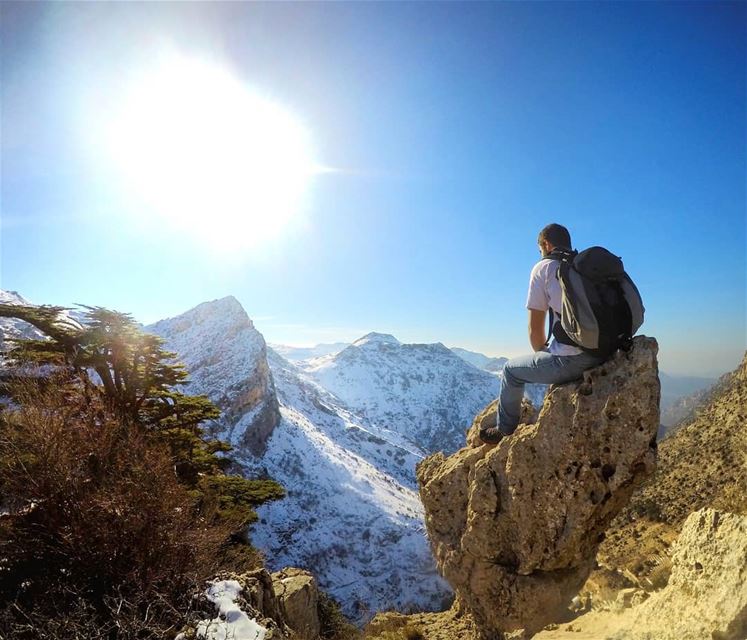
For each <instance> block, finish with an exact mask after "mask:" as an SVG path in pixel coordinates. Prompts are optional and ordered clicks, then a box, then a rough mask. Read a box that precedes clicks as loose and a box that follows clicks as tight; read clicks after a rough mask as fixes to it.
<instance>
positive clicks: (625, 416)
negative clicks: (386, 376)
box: [417, 336, 659, 637]
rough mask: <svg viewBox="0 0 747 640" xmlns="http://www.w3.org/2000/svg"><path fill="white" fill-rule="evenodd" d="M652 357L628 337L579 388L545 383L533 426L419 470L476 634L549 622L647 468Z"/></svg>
mask: <svg viewBox="0 0 747 640" xmlns="http://www.w3.org/2000/svg"><path fill="white" fill-rule="evenodd" d="M657 350H658V346H657V343H656V341H655V340H654V339H652V338H646V337H642V336H641V337H637V338H636V339H635V340H634V344H633V348H632V349H631V351H629V352H628V353H623V352H620V353H618V354H616V356H615V357H614V358H612V359H611V360H610V361H608V362H606V363H604V364H603V365H600V366H599V367H596V368H595V369H592V370H590V371H587V372H586V373H585V374H584V377H583V380H581V381H579V382H578V383H571V384H566V385H558V386H553V387H552V388H551V389H550V391H549V393H548V395H547V398H546V400H545V403H544V405H543V407H542V410H541V412H540V414H539V416H538V417H537V420H536V422H535V423H534V424H522V425H520V426H519V428H518V429H517V430H516V432H515V433H514V434H513V435H512V436H511V437H509V438H505V439H504V440H503V441H501V443H500V444H499V445H498V446H488V445H479V446H472V447H469V446H468V447H466V448H463V449H461V450H459V451H458V452H457V453H455V454H454V455H452V456H450V457H448V458H447V457H445V456H444V455H443V454H440V453H438V454H435V455H433V456H430V457H429V458H427V459H425V460H424V461H423V462H422V463H421V464H420V465H418V470H417V473H418V482H419V484H420V494H421V498H422V500H423V504H424V507H425V511H426V527H427V530H428V534H429V537H430V541H431V545H432V548H433V552H434V555H435V557H436V561H437V563H438V566H439V569H440V571H441V572H442V574H443V575H444V577H445V578H446V579H447V580H448V581H449V583H450V584H451V585H452V587H453V588H454V590H455V591H456V594H457V599H458V601H459V603H460V604H461V605H462V606H464V607H466V608H467V610H468V611H469V612H470V613H471V614H472V616H474V619H475V621H476V622H477V624H478V626H479V627H480V629H481V632H482V634H483V636H485V637H501V635H502V634H503V633H504V632H514V631H519V630H524V633H526V634H528V635H531V634H532V633H534V632H536V631H538V630H539V629H541V628H542V627H543V626H545V625H546V624H548V623H550V622H552V621H553V620H556V619H558V617H560V616H561V615H562V614H563V613H564V612H565V611H566V610H567V607H568V604H569V603H570V600H571V599H572V597H573V596H575V595H576V593H578V590H579V588H580V587H581V586H582V585H583V583H584V581H585V580H586V578H587V577H588V575H589V573H590V571H591V569H592V566H593V563H594V557H595V554H596V550H597V547H598V546H599V543H600V542H601V540H602V539H603V537H604V531H605V529H606V527H607V525H608V524H609V522H610V520H611V519H612V518H613V517H614V516H615V515H616V514H617V513H618V512H619V511H620V509H621V508H622V507H623V506H624V505H625V504H627V502H628V500H629V499H630V495H631V493H632V491H633V489H634V487H635V486H636V485H637V484H638V483H639V482H640V481H642V479H643V478H645V477H646V476H648V475H649V474H651V473H652V472H653V470H654V468H655V462H656V431H657V428H658V426H659V379H658V367H657V361H656V354H657ZM484 419H485V416H484V415H482V416H478V419H477V420H476V421H475V424H474V425H473V427H472V429H473V431H474V430H476V429H477V428H478V424H479V421H481V420H484ZM470 441H472V442H475V440H474V433H473V434H472V435H471V436H470ZM475 444H477V443H475Z"/></svg>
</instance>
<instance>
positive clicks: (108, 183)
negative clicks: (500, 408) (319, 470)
mask: <svg viewBox="0 0 747 640" xmlns="http://www.w3.org/2000/svg"><path fill="white" fill-rule="evenodd" d="M0 11H1V12H2V13H1V18H2V33H1V36H2V71H1V77H0V80H1V84H2V103H1V105H2V112H1V120H0V124H1V125H2V157H1V160H2V190H1V193H0V195H1V197H2V200H1V201H0V205H1V212H2V272H1V274H0V275H1V279H0V286H1V287H2V288H3V289H6V290H7V289H9V290H17V291H18V292H19V293H21V294H22V295H24V296H25V297H26V298H28V299H30V300H31V301H33V302H35V303H49V304H62V305H71V304H73V303H78V302H80V303H86V304H93V305H102V306H107V307H110V308H115V309H118V310H121V311H128V312H131V313H133V314H134V315H135V317H136V318H137V319H138V320H140V321H142V322H145V323H148V322H152V321H155V320H157V319H160V318H163V317H168V316H173V315H177V314H179V313H181V312H183V311H185V310H187V309H188V308H191V307H192V306H194V305H196V304H199V303H200V302H203V301H206V300H211V299H215V298H219V297H223V296H225V295H229V294H232V295H234V296H236V298H238V299H239V301H240V302H241V303H242V304H243V306H244V308H245V309H246V311H247V312H248V313H249V315H250V316H251V317H252V318H253V320H254V322H255V325H256V326H257V328H258V329H259V330H260V331H262V333H263V334H264V336H265V338H266V339H267V340H268V341H270V342H281V343H286V344H296V345H309V344H314V343H317V342H325V341H326V342H330V341H338V340H353V339H355V338H357V337H359V336H360V335H362V334H364V333H367V332H368V331H372V330H374V331H381V332H387V333H393V334H394V335H396V336H397V337H398V338H399V339H400V340H402V341H403V342H436V341H440V342H443V343H445V344H447V345H448V346H461V347H465V348H468V349H473V350H476V351H481V352H483V353H486V354H488V355H506V356H511V355H518V354H520V353H522V352H527V351H528V350H529V344H528V340H527V337H526V311H525V309H524V304H525V298H526V286H527V281H528V274H529V270H530V269H531V267H532V265H533V264H534V262H535V261H536V260H537V259H538V251H537V247H536V238H537V233H538V231H539V229H540V228H541V227H542V226H544V225H545V224H547V223H549V222H560V223H562V224H565V225H566V226H567V227H568V228H569V229H570V230H571V233H572V236H573V239H574V244H575V246H576V247H577V248H584V247H587V246H590V245H595V244H599V245H603V246H606V247H607V248H609V249H610V250H612V251H613V252H615V253H616V254H617V255H620V256H622V258H623V260H624V263H625V266H626V269H627V271H628V272H629V273H630V274H631V276H632V277H633V279H634V280H635V282H636V283H637V284H638V286H639V289H640V291H641V293H642V295H643V299H644V303H645V305H646V321H645V324H644V326H643V328H642V330H641V332H642V333H646V334H648V335H653V336H656V337H657V339H658V340H659V343H660V347H661V352H660V364H661V367H662V369H664V370H665V371H667V372H669V373H681V374H692V375H715V374H719V373H722V372H724V371H727V370H730V369H732V368H733V367H734V366H735V365H736V364H737V363H738V362H739V361H740V360H741V358H742V356H743V354H744V351H745V340H746V338H745V297H746V296H747V291H746V289H747V286H746V283H745V277H746V276H745V272H746V269H745V254H746V252H747V239H746V236H745V225H746V216H747V213H746V194H745V190H746V189H747V170H746V160H745V146H746V144H747V134H746V122H747V120H746V113H745V103H746V95H747V90H746V81H747V69H746V64H747V63H746V60H747V51H746V44H745V43H746V36H745V33H746V24H747V17H746V11H747V4H745V3H743V2H732V3H719V2H704V3H700V2H669V3H665V2H620V3H616V2H604V3H594V2H583V3H573V2H552V3H544V2H527V3H520V2H505V3H501V2H495V3H490V2H481V3H465V2H460V3H449V2H439V3H426V2H417V3H406V2H401V3H396V2H392V3H374V2H372V3H354V2H348V3H314V2H303V3H301V2H298V3H261V4H260V3H217V2H216V3H211V2H194V3H155V2H153V3H136V2H124V3H103V2H99V3H72V2H71V3H52V2H49V3H25V2H24V3H13V2H3V3H2V5H0ZM164 51H168V52H169V53H170V55H179V56H182V57H185V58H188V59H190V60H192V61H195V60H198V61H199V60H206V61H209V63H210V65H213V67H219V68H221V69H223V70H224V72H225V73H226V74H227V75H230V77H231V78H233V79H234V81H235V82H236V83H237V84H238V85H240V86H241V87H245V88H246V89H247V90H250V91H251V92H253V93H255V94H257V95H260V96H264V97H265V98H266V99H268V100H270V101H271V102H272V103H273V104H276V105H279V106H280V107H281V108H282V109H284V110H285V112H286V113H290V114H293V117H294V118H296V121H297V122H300V123H302V125H303V127H304V130H305V131H307V133H308V136H309V139H310V148H311V149H312V151H313V159H314V163H315V165H314V166H315V167H316V168H317V169H318V170H315V172H314V173H313V175H311V177H310V179H309V181H308V183H307V184H306V186H305V187H304V191H303V197H302V198H301V199H300V200H299V201H298V206H297V211H294V212H293V215H292V216H291V217H290V219H289V220H287V221H285V222H283V223H282V228H281V230H280V231H279V232H277V233H274V234H272V235H267V237H264V236H263V235H262V233H260V231H261V230H263V229H264V225H265V224H266V222H267V220H270V219H272V220H274V219H276V218H278V219H279V217H280V216H279V214H277V213H276V210H275V209H276V207H275V203H274V202H272V198H273V197H274V196H272V195H270V196H269V197H268V198H269V199H266V200H262V201H261V202H265V204H266V205H267V206H265V205H263V206H261V207H259V206H257V205H256V202H258V201H257V200H251V199H250V200H248V201H247V202H252V203H254V204H253V205H252V206H253V207H254V209H255V210H252V211H247V212H246V215H245V216H244V214H242V213H241V212H239V213H237V214H236V215H237V216H239V217H237V218H236V219H233V218H231V217H228V218H227V219H226V218H224V219H222V220H223V221H222V222H221V223H220V224H221V225H222V226H219V224H218V222H215V223H214V221H217V220H219V219H221V218H220V216H221V215H223V213H222V211H223V208H224V207H225V206H229V207H230V206H231V205H225V201H226V198H221V195H220V194H219V193H217V192H218V191H220V189H211V185H212V184H213V183H211V182H210V180H208V179H205V180H202V179H200V178H197V179H195V175H194V173H192V174H189V175H188V177H186V178H184V179H182V178H180V174H179V173H178V172H174V171H171V173H169V175H168V176H166V177H163V179H162V180H161V178H160V177H159V176H160V173H159V167H160V166H161V165H162V164H168V165H173V166H177V167H181V166H182V165H181V164H180V163H179V162H177V160H176V159H175V160H172V161H170V160H169V156H168V155H163V154H161V155H159V153H156V152H154V153H152V154H151V153H150V152H149V150H148V149H147V148H145V149H141V151H142V153H141V156H138V155H137V153H134V155H132V154H131V155H130V156H128V157H129V161H130V163H131V165H130V166H129V169H131V170H132V171H136V170H138V169H140V170H142V169H143V167H146V168H147V174H148V176H150V177H151V178H152V179H153V180H161V182H160V183H159V184H165V185H167V186H168V189H167V190H166V191H167V192H166V193H165V195H164V193H160V194H159V196H161V197H171V196H173V198H174V200H173V201H174V202H176V203H178V207H176V205H175V207H176V208H177V209H178V208H180V207H181V208H183V209H184V211H186V210H187V209H188V210H189V211H190V213H189V216H187V214H186V213H185V214H184V216H183V219H181V220H180V219H178V217H177V218H176V219H175V218H173V217H172V218H168V223H166V222H165V220H166V219H161V222H160V223H159V224H154V223H152V222H153V221H152V220H151V218H153V217H154V216H155V217H157V214H156V213H153V212H152V211H150V210H149V209H147V208H145V205H144V204H143V202H141V201H140V200H138V199H137V198H136V197H134V196H132V194H131V193H128V189H130V188H131V185H132V184H133V183H132V182H128V180H127V176H125V175H122V172H126V170H128V168H127V167H125V168H124V169H123V168H122V167H123V165H121V164H117V163H116V162H114V161H113V160H112V158H111V157H110V156H111V153H110V151H111V148H110V147H108V146H107V144H105V138H106V129H105V127H106V123H107V122H108V121H111V127H114V128H116V127H119V133H120V134H122V131H124V137H125V138H127V137H128V136H129V137H133V139H134V141H135V142H137V135H136V134H135V133H133V134H132V136H130V132H131V131H134V129H132V130H131V129H126V130H123V129H122V127H121V126H119V125H117V123H118V122H119V123H121V120H117V118H120V117H121V114H122V113H125V114H126V110H127V108H128V107H127V105H128V104H130V103H129V102H128V101H127V98H126V96H127V95H130V94H127V92H126V87H132V86H136V85H137V82H138V78H139V77H143V78H145V77H148V73H149V71H150V70H152V67H153V66H154V65H155V64H156V61H158V60H159V59H160V58H159V56H162V55H163V52H164ZM189 77H190V78H193V79H194V83H193V84H196V85H198V86H194V87H193V90H194V91H195V92H197V94H199V95H202V94H205V95H207V94H210V93H211V91H212V90H211V89H210V87H209V86H208V83H206V81H204V79H203V78H202V76H201V75H200V74H199V73H195V74H193V75H190V76H189ZM156 84H158V83H156ZM161 84H168V83H161ZM144 86H146V85H144ZM150 86H151V88H150V89H148V91H149V92H150V93H148V95H149V96H150V98H149V99H150V102H149V103H148V104H149V105H151V106H153V108H158V105H157V104H154V103H157V102H158V100H160V99H161V98H160V97H159V96H163V95H164V94H163V92H162V87H159V86H155V85H150ZM175 96H176V97H174V99H173V100H172V101H171V102H170V103H169V104H168V105H167V107H168V113H169V114H171V113H173V122H174V123H175V124H174V125H173V127H174V130H175V131H177V134H180V132H181V131H182V130H183V131H184V136H183V138H182V137H181V135H177V136H176V141H175V145H181V144H182V142H183V140H187V141H190V142H189V144H188V145H186V146H185V147H184V149H183V153H182V155H183V156H188V155H189V152H190V150H192V151H194V150H197V151H198V152H199V151H200V150H201V149H202V150H204V149H209V150H210V153H211V154H212V155H211V158H210V159H209V160H207V161H205V159H202V161H203V163H205V162H209V163H211V164H200V165H197V166H199V167H207V168H203V169H200V170H201V171H204V172H205V173H206V174H207V173H212V172H213V169H214V168H215V167H217V168H218V170H219V171H223V167H224V165H221V164H220V158H219V156H222V155H224V154H221V153H220V150H219V148H215V147H213V148H210V147H205V146H202V147H201V146H199V145H198V144H196V143H194V144H193V143H192V142H191V141H193V140H194V139H196V138H195V136H198V134H200V131H201V130H200V127H201V126H204V123H203V124H201V123H200V122H198V121H197V120H198V119H197V118H195V117H193V116H191V115H190V114H192V113H193V112H192V111H190V105H192V104H193V103H194V102H195V101H196V100H195V99H194V98H193V97H191V95H190V94H189V93H188V92H187V93H185V92H182V93H180V94H178V95H177V94H175ZM208 98H209V96H208ZM180 101H181V102H180ZM197 101H199V100H197ZM228 102H231V101H230V100H229V101H228ZM187 103H189V104H187ZM239 103H240V104H243V103H242V102H241V101H240V100H237V104H239ZM182 105H184V108H183V109H182V108H181V106H182ZM161 106H163V105H161ZM209 106H210V105H209V104H208V107H205V108H206V109H208V108H209ZM164 108H166V107H164ZM169 117H170V116H169ZM227 117H228V116H226V118H227ZM247 117H248V118H249V119H251V114H249V115H248V116H247ZM180 118H181V120H180ZM223 119H224V118H223V117H222V115H220V114H219V115H215V116H212V120H213V122H214V124H216V125H217V124H221V121H222V120H223ZM193 122H194V124H192V123H193ZM102 123H103V124H102ZM224 124H226V123H224ZM159 126H160V127H161V128H162V129H163V128H164V126H165V125H159ZM169 126H171V125H169ZM226 126H228V127H229V128H231V127H233V125H231V123H230V121H229V122H227V124H226ZM261 126H264V125H261ZM102 127H104V128H102ZM167 128H168V127H167ZM268 131H270V133H268V135H269V136H270V137H272V135H274V134H272V132H271V130H269V129H268ZM136 133H139V134H140V135H146V137H147V136H154V137H157V136H158V135H159V134H158V131H155V130H154V132H151V130H146V132H145V134H144V133H143V131H139V132H136ZM247 135H250V134H247ZM190 145H191V146H190ZM247 146H249V147H251V146H252V144H251V143H250V144H249V145H247ZM141 147H142V143H141ZM145 147H147V144H146V145H145ZM204 153H207V152H206V151H204ZM182 159H184V158H182ZM187 159H189V158H187ZM185 162H186V161H185ZM260 164H261V162H260ZM141 173H142V171H141ZM263 175H264V174H263ZM140 177H141V178H142V175H141V176H140ZM281 177H282V176H281ZM250 182H251V181H250ZM259 182H262V180H259ZM281 182H283V181H282V180H281ZM256 183H257V181H255V182H254V183H251V184H256ZM289 183H290V181H289ZM198 185H201V187H200V188H201V189H202V190H201V191H200V192H199V193H197V195H195V192H194V189H196V188H198ZM151 186H152V185H151ZM281 191H282V188H281ZM176 192H178V193H176ZM213 192H215V200H214V201H213V200H210V201H208V200H209V199H210V197H211V196H207V195H206V194H207V193H213ZM268 193H270V194H272V193H273V192H272V191H271V190H270V191H268ZM286 195H287V194H279V195H278V197H281V196H283V197H285V196H286ZM148 202H149V204H148V206H152V205H153V203H152V202H151V201H148ZM159 202H162V200H161V201H159ZM190 202H192V206H190ZM268 211H270V212H272V213H267V212H268ZM144 212H145V213H144ZM286 213H287V212H286ZM232 215H234V214H232ZM242 216H244V217H242ZM263 216H264V218H263ZM215 228H218V229H220V233H218V234H213V236H211V237H210V247H209V248H208V247H207V244H208V237H207V236H208V232H209V231H211V230H214V229H215ZM190 229H191V230H192V232H191V233H190ZM195 230H197V232H195ZM253 230H257V234H256V238H257V241H256V242H254V243H252V242H245V243H243V242H242V238H248V237H250V236H252V234H253V232H254V231H253ZM262 238H264V239H262ZM223 240H225V243H224V244H223ZM216 246H217V250H216ZM221 246H223V249H221Z"/></svg>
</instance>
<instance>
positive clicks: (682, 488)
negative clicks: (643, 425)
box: [598, 354, 747, 590]
mask: <svg viewBox="0 0 747 640" xmlns="http://www.w3.org/2000/svg"><path fill="white" fill-rule="evenodd" d="M707 507H712V508H714V509H717V510H719V511H726V512H730V513H740V514H747V354H745V357H744V359H743V360H742V363H741V364H740V366H739V367H737V368H736V369H735V370H734V371H733V372H731V373H730V374H727V375H725V376H722V378H721V379H720V380H719V382H718V383H717V384H716V385H715V386H714V387H713V388H712V389H711V390H710V392H709V394H708V397H707V398H706V399H705V400H704V402H703V404H702V405H701V407H700V408H699V409H698V410H697V412H696V413H695V414H694V415H693V417H692V418H691V419H689V420H688V421H686V422H685V423H683V424H682V425H681V426H679V427H678V429H677V431H676V432H675V433H673V434H672V435H671V436H668V437H667V438H665V439H664V440H663V441H661V442H659V449H658V464H657V469H656V473H655V474H654V475H653V476H652V477H651V478H649V479H648V480H647V481H646V482H645V483H644V484H643V485H642V486H641V488H640V489H639V490H637V491H636V493H635V495H634V496H633V498H632V499H631V501H630V504H629V505H628V506H627V507H626V508H625V509H623V511H622V513H620V515H619V516H618V517H616V518H615V519H614V520H613V521H612V523H611V524H610V528H609V529H608V531H607V538H606V539H605V541H604V542H603V543H602V545H601V547H600V548H599V554H598V560H599V563H600V564H601V565H603V566H606V567H610V568H617V569H620V570H622V571H625V572H626V574H629V575H630V576H631V579H632V580H633V581H634V582H635V583H636V584H637V586H640V587H642V588H645V589H646V590H653V589H660V588H662V587H663V586H664V585H665V584H666V582H667V578H668V577H669V572H670V570H671V569H670V567H671V562H670V560H671V559H670V555H671V550H670V547H671V544H672V542H673V541H674V540H676V538H677V537H678V535H679V532H680V530H681V528H682V526H683V525H684V522H685V520H686V518H687V517H688V516H689V515H690V514H691V513H692V512H694V511H698V510H700V509H703V508H707Z"/></svg>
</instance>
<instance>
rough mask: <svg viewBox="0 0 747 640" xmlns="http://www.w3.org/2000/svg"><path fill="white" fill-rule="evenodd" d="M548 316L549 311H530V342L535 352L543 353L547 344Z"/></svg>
mask: <svg viewBox="0 0 747 640" xmlns="http://www.w3.org/2000/svg"><path fill="white" fill-rule="evenodd" d="M546 316H547V311H539V310H538V309H529V342H530V344H531V345H532V349H534V350H535V351H542V350H543V349H544V348H545V346H546V344H547V334H546V333H545V327H546V326H547V322H546V320H545V317H546Z"/></svg>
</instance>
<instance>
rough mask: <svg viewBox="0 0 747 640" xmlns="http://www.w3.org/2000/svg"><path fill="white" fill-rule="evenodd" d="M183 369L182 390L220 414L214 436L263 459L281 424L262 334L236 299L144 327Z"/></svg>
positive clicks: (220, 301) (209, 304)
mask: <svg viewBox="0 0 747 640" xmlns="http://www.w3.org/2000/svg"><path fill="white" fill-rule="evenodd" d="M144 330H145V331H147V332H149V333H154V334H156V335H158V336H160V337H161V338H163V339H164V340H165V346H166V348H167V349H168V350H169V351H173V352H175V353H176V354H177V359H178V360H180V361H181V362H183V363H184V364H185V365H186V366H187V370H188V372H189V377H190V382H189V383H188V384H187V385H185V387H184V392H185V393H189V394H194V395H198V394H204V395H206V396H208V397H209V398H210V400H212V401H213V403H214V404H215V405H217V406H218V407H219V408H220V409H221V411H222V416H221V418H220V419H219V420H218V428H217V430H216V435H218V436H219V437H220V438H222V439H224V440H226V441H228V442H230V443H231V444H232V445H233V446H237V447H238V446H243V447H245V448H248V449H249V450H250V451H251V452H252V453H253V454H254V455H262V453H263V451H264V448H265V446H266V443H267V439H268V438H269V436H270V434H271V433H272V430H273V429H274V428H275V426H276V425H277V424H278V422H279V420H280V414H279V412H278V404H277V398H276V395H275V389H274V386H273V382H272V376H271V375H270V372H269V368H268V366H267V348H266V346H265V340H264V338H263V337H262V334H261V333H259V331H257V330H256V329H255V328H254V325H253V324H252V321H251V320H250V319H249V316H248V315H247V314H246V311H244V309H243V307H242V306H241V304H240V303H239V301H238V300H236V298H234V297H233V296H227V297H225V298H221V299H220V300H213V301H212V302H204V303H202V304H200V305H198V306H196V307H195V308H194V309H190V310H189V311H187V312H186V313H183V314H181V315H180V316H177V317H175V318H168V319H165V320H160V321H158V322H156V323H155V324H152V325H149V326H147V327H145V328H144Z"/></svg>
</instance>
